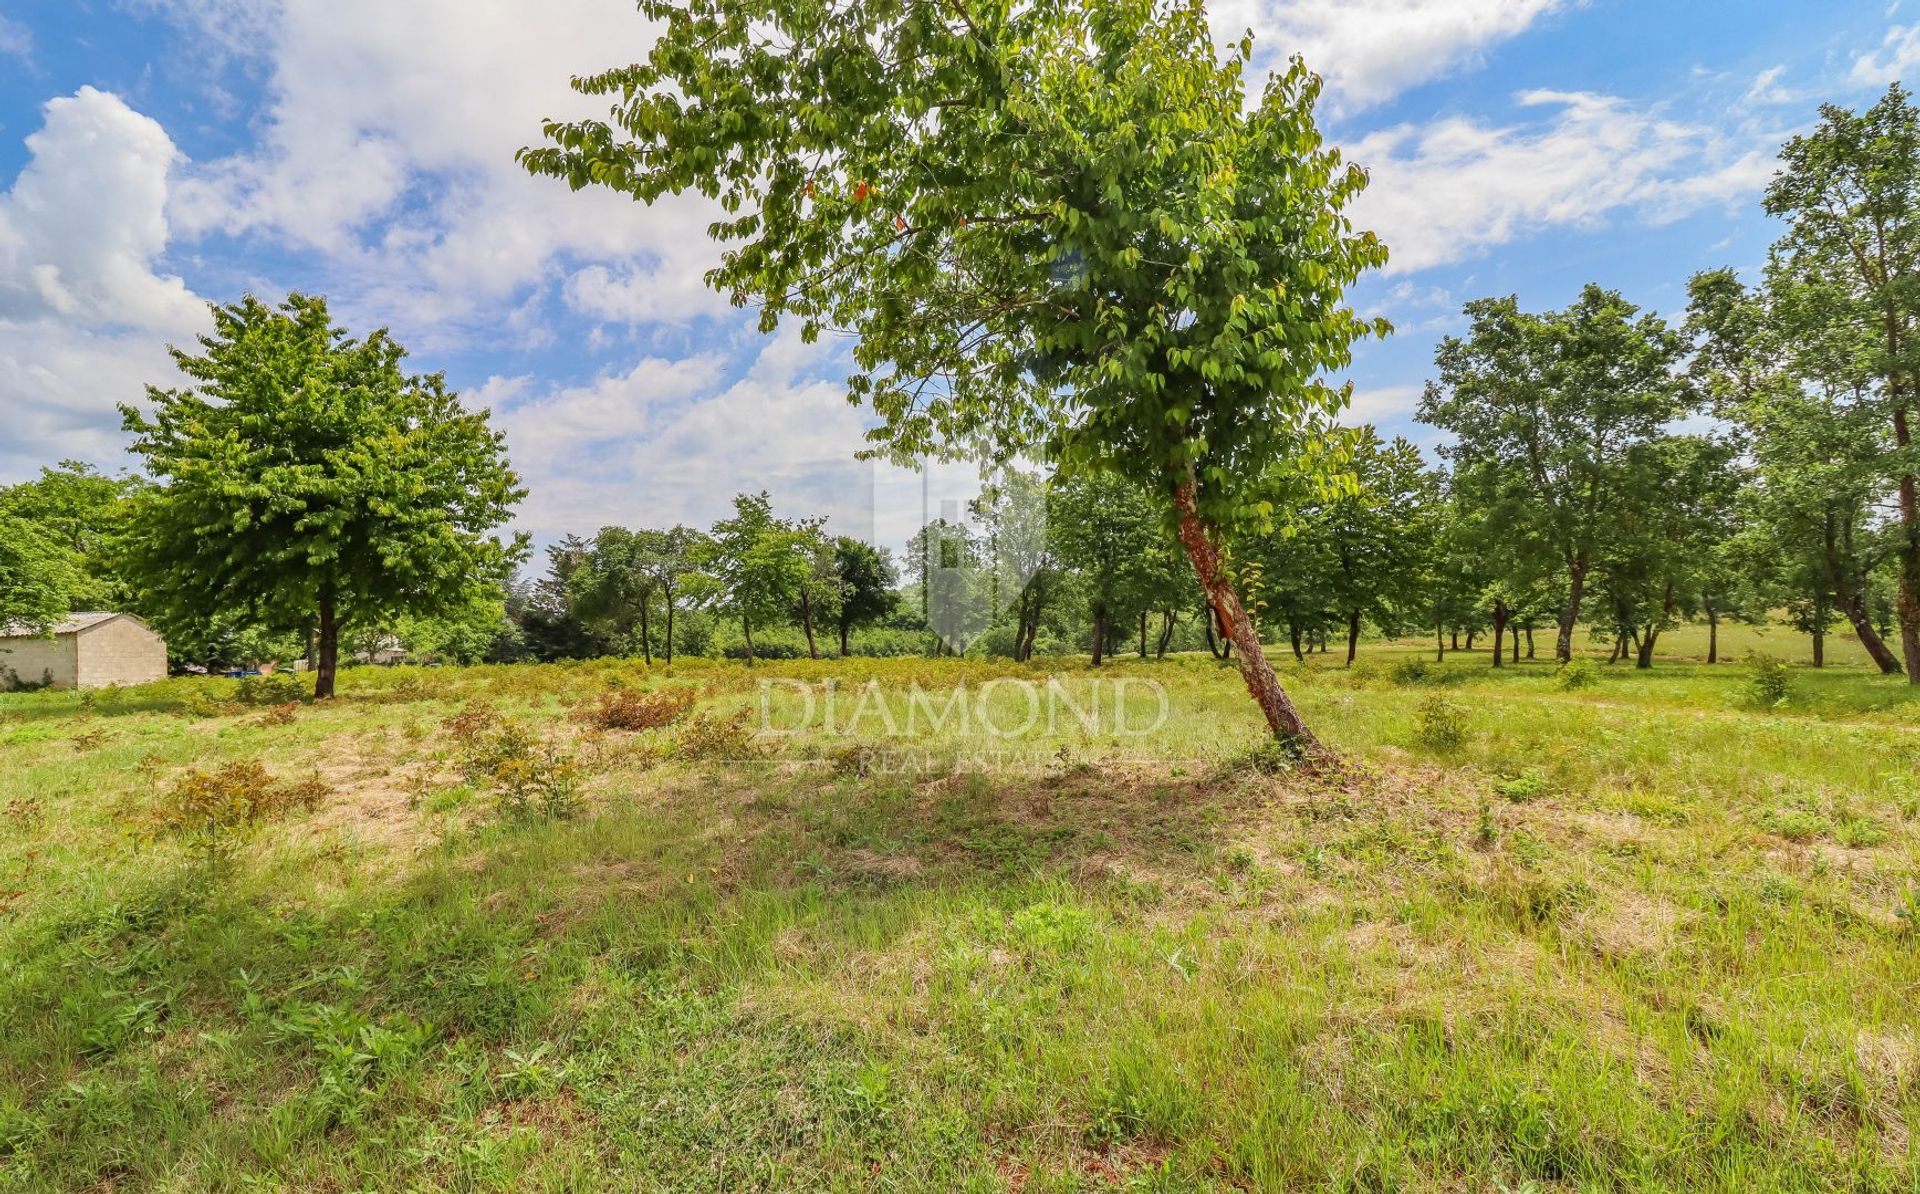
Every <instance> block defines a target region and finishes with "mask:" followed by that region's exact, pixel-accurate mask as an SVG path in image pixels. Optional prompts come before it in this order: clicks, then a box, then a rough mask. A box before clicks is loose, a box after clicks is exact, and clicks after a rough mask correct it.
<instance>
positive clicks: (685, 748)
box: [674, 709, 756, 760]
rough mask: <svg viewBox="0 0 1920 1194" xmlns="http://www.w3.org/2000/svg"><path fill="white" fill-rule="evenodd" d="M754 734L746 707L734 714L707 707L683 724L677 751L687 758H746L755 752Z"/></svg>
mask: <svg viewBox="0 0 1920 1194" xmlns="http://www.w3.org/2000/svg"><path fill="white" fill-rule="evenodd" d="M753 735H754V729H753V726H752V724H751V723H750V722H749V721H748V720H747V711H746V710H745V709H742V710H740V711H739V712H738V713H735V714H734V715H733V716H731V717H727V716H725V715H723V714H719V713H715V712H713V711H712V710H704V711H702V712H699V713H696V714H694V715H693V719H692V720H691V721H689V722H687V723H686V725H684V726H682V727H680V734H679V736H678V737H677V738H675V739H674V753H675V754H677V755H679V756H680V757H681V758H685V759H715V760H727V759H738V758H743V757H745V756H748V755H751V754H754V753H756V752H755V751H754V749H753Z"/></svg>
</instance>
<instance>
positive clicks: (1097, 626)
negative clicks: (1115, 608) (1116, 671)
mask: <svg viewBox="0 0 1920 1194" xmlns="http://www.w3.org/2000/svg"><path fill="white" fill-rule="evenodd" d="M1106 650H1107V611H1106V610H1105V609H1096V610H1094V611H1093V666H1095V667H1099V666H1101V665H1102V664H1103V663H1104V662H1105V661H1106Z"/></svg>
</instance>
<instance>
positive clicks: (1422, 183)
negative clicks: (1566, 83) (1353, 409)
mask: <svg viewBox="0 0 1920 1194" xmlns="http://www.w3.org/2000/svg"><path fill="white" fill-rule="evenodd" d="M1518 99H1519V102H1520V103H1521V105H1522V106H1525V107H1532V108H1543V109H1551V110H1552V111H1553V115H1552V116H1551V117H1549V118H1547V119H1546V120H1545V121H1543V122H1536V123H1534V124H1531V125H1521V126H1509V127H1497V126H1494V125H1490V124H1487V123H1484V122H1482V121H1479V120H1476V119H1472V118H1470V117H1453V118H1449V119H1446V120H1442V121H1439V122H1436V123H1434V124H1428V125H1420V126H1415V125H1399V126H1396V127H1394V128H1389V129H1384V130H1381V131H1379V132H1375V133H1372V134H1369V135H1368V136H1365V137H1363V138H1361V139H1360V140H1359V141H1357V142H1355V143H1354V144H1352V145H1351V146H1349V147H1348V156H1349V157H1350V158H1351V159H1352V160H1354V161H1357V162H1360V163H1361V164H1363V165H1365V166H1367V167H1368V168H1369V169H1370V170H1371V171H1372V185H1370V186H1369V187H1368V188H1367V190H1366V192H1365V193H1364V194H1363V195H1362V196H1361V198H1360V199H1359V200H1358V201H1357V202H1356V204H1355V208H1354V219H1355V221H1356V223H1357V224H1359V225H1360V226H1362V227H1369V228H1372V229H1374V230H1375V231H1377V232H1379V233H1380V234H1381V236H1382V237H1383V238H1384V239H1385V240H1386V242H1387V245H1388V247H1389V248H1390V249H1391V250H1392V254H1393V255H1392V260H1391V262H1390V263H1389V265H1388V267H1387V268H1388V272H1389V273H1396V274H1398V273H1409V272H1412V271H1416V270H1421V269H1427V268H1430V267H1433V266H1437V265H1445V264H1449V263H1452V262H1458V261H1465V260H1468V259H1471V258H1473V257H1477V256H1479V255H1480V254H1482V253H1484V252H1486V251H1487V250H1489V249H1491V248H1494V247H1496V246H1499V245H1503V244H1507V243H1509V242H1511V241H1514V240H1518V239H1520V238H1522V237H1525V236H1528V235H1530V234H1533V233H1536V232H1539V231H1542V230H1544V229H1547V228H1551V227H1556V226H1573V227H1596V226H1599V225H1601V224H1603V223H1604V222H1605V221H1606V220H1607V219H1608V218H1609V217H1611V216H1614V215H1616V214H1618V213H1621V212H1624V211H1629V210H1631V211H1633V212H1634V213H1636V214H1637V215H1638V216H1639V217H1640V218H1642V219H1644V220H1646V221H1648V222H1650V223H1656V224H1657V223H1663V222H1667V221H1671V220H1674V219H1678V218H1680V217H1682V216H1684V215H1687V214H1689V213H1691V212H1694V211H1698V210H1700V209H1702V208H1704V207H1708V206H1711V205H1713V204H1715V203H1727V202H1731V201H1733V200H1736V199H1738V198H1741V197H1743V196H1746V195H1749V194H1751V193H1752V192H1753V191H1755V190H1757V189H1758V188H1759V187H1760V186H1761V185H1763V184H1764V183H1765V182H1766V180H1767V178H1768V177H1769V176H1770V174H1771V171H1772V159H1771V145H1772V144H1773V139H1772V138H1771V135H1770V134H1756V135H1754V136H1753V137H1752V138H1751V139H1746V138H1742V139H1740V140H1733V139H1730V138H1729V137H1728V136H1727V135H1726V134H1723V133H1721V132H1719V131H1717V130H1714V129H1712V128H1709V127H1706V126H1702V125H1694V124H1686V123H1681V122H1677V121H1673V120H1669V119H1666V118H1665V117H1663V116H1661V115H1659V114H1658V113H1657V112H1656V111H1653V110H1650V109H1647V108H1644V107H1639V106H1636V105H1633V104H1630V103H1628V102H1627V101H1625V100H1621V99H1616V98H1613V97H1610V96H1602V95H1590V94H1584V93H1564V92H1552V91H1534V92H1526V93H1523V94H1522V95H1520V96H1519V97H1518Z"/></svg>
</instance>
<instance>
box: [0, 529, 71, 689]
mask: <svg viewBox="0 0 1920 1194" xmlns="http://www.w3.org/2000/svg"><path fill="white" fill-rule="evenodd" d="M82 583H83V579H82V577H81V576H80V574H79V571H78V569H77V568H76V567H75V566H74V558H73V553H72V552H70V551H68V550H67V549H66V546H65V545H64V544H62V543H60V542H58V541H56V540H55V539H54V538H53V537H52V536H50V535H48V534H47V533H46V532H45V531H43V530H42V529H41V528H40V527H39V526H37V525H35V524H34V523H31V522H28V521H27V520H25V519H23V518H19V517H17V516H15V515H13V514H11V513H9V512H7V511H6V510H3V509H0V628H12V629H14V630H24V631H27V632H30V633H38V632H41V631H44V630H45V629H46V628H47V627H49V626H51V625H53V624H54V623H55V622H58V621H59V620H60V619H61V618H64V617H66V616H67V613H68V611H70V610H71V609H72V608H73V594H74V591H75V590H76V589H77V588H79V587H80V586H81V585H82ZM5 662H6V661H5V660H4V659H0V664H4V663H5Z"/></svg>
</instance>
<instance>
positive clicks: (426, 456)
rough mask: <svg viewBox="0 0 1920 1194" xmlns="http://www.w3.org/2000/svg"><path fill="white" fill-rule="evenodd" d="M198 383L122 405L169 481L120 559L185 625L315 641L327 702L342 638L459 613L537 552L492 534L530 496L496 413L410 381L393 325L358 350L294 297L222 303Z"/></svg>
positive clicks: (144, 596) (144, 507) (155, 474)
mask: <svg viewBox="0 0 1920 1194" xmlns="http://www.w3.org/2000/svg"><path fill="white" fill-rule="evenodd" d="M213 322H214V330H213V332H212V334H211V335H206V336H202V337H200V350H201V351H200V354H199V355H194V354H191V353H188V352H185V351H182V350H180V349H173V350H171V351H172V354H173V359H174V362H175V363H176V364H177V365H178V366H179V368H180V371H181V372H182V373H184V374H185V375H186V376H187V377H188V378H189V379H191V382H192V384H190V385H188V386H186V387H184V388H181V389H174V390H167V389H161V388H159V387H157V386H149V387H148V389H147V398H148V401H149V403H150V404H151V406H152V413H151V414H150V415H149V414H144V413H142V412H141V411H139V410H137V409H135V408H134V407H131V406H123V407H121V414H122V415H123V417H124V419H125V424H126V429H127V430H128V431H131V432H132V433H133V434H134V437H135V438H134V442H133V451H134V452H136V453H138V454H139V456H140V457H141V459H142V460H143V461H144V463H145V466H146V471H147V474H148V475H149V476H150V477H152V478H153V479H154V480H155V481H156V482H157V484H156V485H155V486H154V487H152V488H150V489H147V490H144V491H142V492H141V493H140V494H138V495H137V496H136V497H135V499H134V502H133V507H132V510H131V512H130V514H129V526H128V534H127V535H126V536H125V543H126V551H125V553H124V559H125V563H126V568H127V571H128V579H129V581H130V583H132V584H134V585H135V586H136V588H137V589H138V591H139V599H140V601H141V602H142V604H143V606H145V607H147V608H150V609H153V610H155V611H156V612H159V613H161V614H163V615H164V616H165V617H166V618H167V619H169V620H172V621H175V622H189V623H190V622H193V621H195V620H197V619H203V618H205V617H207V616H208V614H209V613H210V612H213V611H219V610H233V611H238V612H239V613H241V614H242V615H243V616H244V617H245V618H246V619H247V620H250V621H253V622H257V623H259V624H261V625H263V626H266V627H268V628H274V629H294V628H300V627H305V626H306V625H307V624H308V622H309V620H311V621H312V623H313V624H314V626H315V629H316V635H317V640H318V641H317V644H316V650H317V667H316V669H315V670H316V676H315V682H314V695H315V696H318V697H322V698H326V697H331V696H332V695H333V691H334V671H335V667H336V665H337V662H338V658H339V642H340V634H341V631H342V629H343V627H348V626H356V625H362V626H364V625H380V624H383V623H385V622H388V621H390V620H391V619H393V618H396V617H399V616H402V615H411V616H414V617H433V616H436V615H439V614H443V613H451V612H455V611H458V610H460V609H462V608H464V607H466V606H467V605H468V604H469V602H470V600H471V598H472V596H473V594H474V591H475V589H476V588H482V589H486V588H492V589H496V590H497V589H498V588H499V587H500V586H502V585H503V584H504V583H505V582H506V581H507V579H508V578H509V577H510V576H511V575H512V572H513V567H514V564H515V561H516V560H517V559H518V558H519V557H520V556H521V555H522V554H523V552H524V550H525V543H524V540H523V539H517V540H515V541H513V542H511V543H508V542H502V541H500V540H499V539H497V538H495V537H493V535H492V534H491V533H490V532H492V531H493V530H494V529H495V528H497V527H499V526H500V525H501V524H502V523H503V522H505V521H506V519H507V516H508V514H509V512H510V511H511V510H512V508H513V505H514V503H515V502H517V501H518V500H519V499H520V498H521V497H523V496H524V495H525V490H523V489H521V488H520V485H519V478H518V477H516V476H515V475H514V473H513V471H512V470H511V469H510V468H509V467H508V466H507V459H506V449H505V445H504V442H503V438H502V436H501V435H500V433H498V432H496V431H494V430H492V429H491V428H490V427H488V425H487V416H486V414H485V413H484V412H478V413H476V412H469V411H466V410H464V409H462V408H461V406H460V400H459V397H458V396H457V395H455V394H454V393H452V392H451V391H449V390H448V389H447V387H446V383H445V380H444V379H443V378H442V377H441V375H439V374H437V373H436V374H426V375H414V374H408V373H406V372H405V371H404V370H403V369H402V367H401V365H402V361H403V359H404V357H405V355H406V354H405V351H404V350H403V349H402V348H401V347H400V345H398V344H397V343H395V342H394V340H393V338H392V337H391V336H389V335H388V334H387V333H386V331H385V330H384V329H383V330H380V331H376V332H374V333H373V334H372V335H370V336H368V337H367V338H366V339H364V340H356V339H353V338H351V337H349V336H348V335H347V333H346V332H345V331H344V330H342V329H341V328H339V327H336V326H335V325H334V323H333V321H332V320H331V319H330V318H329V317H328V314H327V304H326V300H324V299H321V298H318V297H312V296H308V295H301V294H295V295H291V296H289V297H288V299H287V300H286V302H284V303H282V304H281V305H280V306H278V307H277V308H276V307H269V306H267V305H266V304H265V303H262V302H260V301H259V300H258V299H255V298H253V297H252V296H249V297H247V298H245V299H243V300H242V301H240V302H239V303H235V304H233V305H231V306H215V307H214V308H213Z"/></svg>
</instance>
